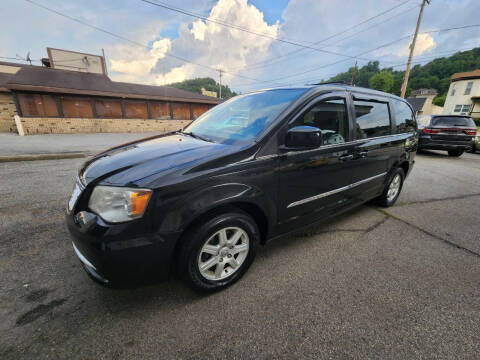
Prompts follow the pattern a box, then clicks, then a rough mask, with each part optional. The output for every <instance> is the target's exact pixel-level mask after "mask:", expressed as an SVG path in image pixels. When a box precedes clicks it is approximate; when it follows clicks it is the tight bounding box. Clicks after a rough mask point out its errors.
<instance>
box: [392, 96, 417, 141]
mask: <svg viewBox="0 0 480 360" xmlns="http://www.w3.org/2000/svg"><path fill="white" fill-rule="evenodd" d="M392 103H393V109H394V111H395V120H396V122H397V133H403V132H411V131H415V118H414V117H413V113H412V110H411V109H410V107H409V106H408V105H407V104H405V103H404V102H403V101H400V100H395V99H394V100H392Z"/></svg>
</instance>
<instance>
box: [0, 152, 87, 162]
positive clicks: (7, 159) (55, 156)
mask: <svg viewBox="0 0 480 360" xmlns="http://www.w3.org/2000/svg"><path fill="white" fill-rule="evenodd" d="M86 156H87V154H85V153H79V152H74V153H56V154H25V155H6V156H0V163H3V162H15V161H36V160H60V159H76V158H84V157H86Z"/></svg>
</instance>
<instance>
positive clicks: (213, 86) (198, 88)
mask: <svg viewBox="0 0 480 360" xmlns="http://www.w3.org/2000/svg"><path fill="white" fill-rule="evenodd" d="M167 86H171V87H174V88H177V89H182V90H186V91H191V92H194V93H198V94H201V93H202V88H203V89H205V90H208V91H215V92H216V93H217V96H218V83H217V82H216V81H215V80H214V79H212V78H210V77H206V78H197V79H189V80H184V81H181V82H177V83H173V84H168V85H167ZM236 95H237V93H236V92H234V91H232V90H231V89H230V88H229V87H228V86H227V85H222V98H223V99H230V98H231V97H233V96H236Z"/></svg>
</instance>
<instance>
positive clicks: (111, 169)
mask: <svg viewBox="0 0 480 360" xmlns="http://www.w3.org/2000/svg"><path fill="white" fill-rule="evenodd" d="M235 150H236V147H234V146H230V145H223V144H217V143H211V142H207V141H203V140H200V139H195V138H193V137H191V136H188V135H183V134H175V135H168V136H159V137H156V138H148V139H143V140H139V141H137V142H133V143H128V144H124V145H121V146H118V147H116V148H112V149H110V150H107V151H105V152H103V153H101V154H98V155H96V156H94V157H93V158H92V159H91V160H89V161H87V162H86V163H85V164H84V165H83V167H82V169H81V170H80V174H79V175H80V177H81V178H82V181H83V182H84V183H85V184H88V183H90V182H92V181H94V180H97V179H101V180H102V183H105V184H111V185H119V186H124V185H128V184H137V185H139V182H141V180H142V179H145V178H147V177H151V176H152V175H155V174H161V173H168V172H170V171H172V170H178V169H179V168H180V169H185V171H187V170H189V169H191V168H192V167H194V166H196V165H200V164H202V163H204V162H206V161H209V160H212V159H215V158H218V157H220V156H224V155H227V154H230V153H232V152H233V151H235Z"/></svg>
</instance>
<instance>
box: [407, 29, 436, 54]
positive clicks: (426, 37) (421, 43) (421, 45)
mask: <svg viewBox="0 0 480 360" xmlns="http://www.w3.org/2000/svg"><path fill="white" fill-rule="evenodd" d="M410 44H411V43H408V45H406V46H405V47H403V48H402V49H401V50H400V51H399V52H398V56H408V54H409V53H410ZM436 47H437V44H436V43H435V40H434V39H433V36H432V35H430V34H418V36H417V42H416V44H415V51H414V52H413V55H414V56H418V55H421V54H423V53H425V52H429V51H431V50H433V49H435V48H436Z"/></svg>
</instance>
